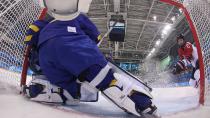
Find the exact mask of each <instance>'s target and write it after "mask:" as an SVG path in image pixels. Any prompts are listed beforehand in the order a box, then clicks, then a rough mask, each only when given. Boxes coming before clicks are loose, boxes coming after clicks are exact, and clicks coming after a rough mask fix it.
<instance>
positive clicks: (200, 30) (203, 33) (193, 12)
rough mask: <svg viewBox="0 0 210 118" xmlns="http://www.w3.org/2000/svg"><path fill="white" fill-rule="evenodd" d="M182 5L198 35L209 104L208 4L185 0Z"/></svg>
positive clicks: (209, 8)
mask: <svg viewBox="0 0 210 118" xmlns="http://www.w3.org/2000/svg"><path fill="white" fill-rule="evenodd" d="M184 6H185V7H186V9H187V11H188V12H189V14H190V17H191V19H192V21H193V23H194V26H195V27H196V30H197V34H198V37H199V41H200V45H201V49H202V54H203V60H204V71H205V79H206V91H205V104H208V105H210V4H209V3H207V1H206V0H185V1H184Z"/></svg>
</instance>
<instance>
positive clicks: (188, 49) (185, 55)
mask: <svg viewBox="0 0 210 118" xmlns="http://www.w3.org/2000/svg"><path fill="white" fill-rule="evenodd" d="M192 52H193V47H192V44H191V43H190V42H186V43H185V44H184V45H183V46H181V47H180V48H179V49H178V54H179V58H180V59H181V60H182V59H188V60H191V59H193V56H192Z"/></svg>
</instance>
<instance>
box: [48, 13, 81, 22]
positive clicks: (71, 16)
mask: <svg viewBox="0 0 210 118" xmlns="http://www.w3.org/2000/svg"><path fill="white" fill-rule="evenodd" d="M79 14H80V12H76V13H73V14H68V15H60V14H55V13H52V16H53V17H54V18H55V20H60V21H69V20H73V19H74V18H76V17H77V16H79Z"/></svg>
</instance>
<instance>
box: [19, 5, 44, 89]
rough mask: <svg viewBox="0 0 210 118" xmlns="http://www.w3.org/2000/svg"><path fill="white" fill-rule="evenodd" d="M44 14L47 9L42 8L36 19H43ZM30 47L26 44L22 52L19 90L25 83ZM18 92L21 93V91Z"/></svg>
mask: <svg viewBox="0 0 210 118" xmlns="http://www.w3.org/2000/svg"><path fill="white" fill-rule="evenodd" d="M46 14H47V9H46V8H44V9H43V10H42V12H41V14H40V16H39V18H38V19H39V20H42V19H44V18H45V16H46ZM31 48H32V47H31V46H27V47H26V49H25V53H24V60H23V69H22V72H21V80H20V87H21V90H22V88H23V87H24V86H25V85H26V79H27V72H28V67H29V59H28V57H29V53H30V50H31ZM20 93H22V91H21V92H20Z"/></svg>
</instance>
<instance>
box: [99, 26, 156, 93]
mask: <svg viewBox="0 0 210 118" xmlns="http://www.w3.org/2000/svg"><path fill="white" fill-rule="evenodd" d="M116 24H117V22H114V24H113V25H112V27H111V28H110V29H109V30H108V31H107V32H106V33H105V34H104V36H103V37H102V39H101V40H100V42H99V43H98V44H97V46H98V47H99V46H100V45H101V43H102V42H103V40H104V39H105V38H106V37H107V36H108V35H109V33H110V32H111V31H112V29H113V28H114V26H115V25H116ZM109 62H110V63H111V64H113V65H114V66H116V67H118V66H117V65H116V64H115V63H114V62H112V61H110V60H109ZM118 68H119V69H120V70H121V71H123V72H124V73H126V74H127V75H129V76H131V77H132V78H134V79H135V80H136V81H138V82H140V83H142V84H143V85H144V86H145V87H147V88H148V90H149V91H150V92H151V91H152V88H151V87H150V86H148V85H147V84H146V83H144V82H143V81H142V80H141V79H138V78H137V77H135V76H134V75H132V74H131V73H129V72H127V71H125V70H123V69H121V68H120V67H118Z"/></svg>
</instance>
